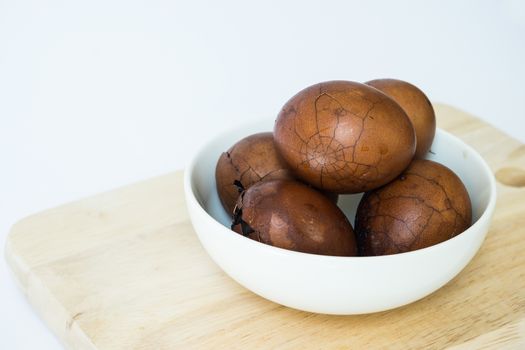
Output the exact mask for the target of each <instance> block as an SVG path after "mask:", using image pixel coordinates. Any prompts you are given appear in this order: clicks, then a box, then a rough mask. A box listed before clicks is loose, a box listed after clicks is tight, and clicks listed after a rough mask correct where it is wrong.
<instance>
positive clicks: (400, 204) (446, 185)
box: [355, 160, 472, 255]
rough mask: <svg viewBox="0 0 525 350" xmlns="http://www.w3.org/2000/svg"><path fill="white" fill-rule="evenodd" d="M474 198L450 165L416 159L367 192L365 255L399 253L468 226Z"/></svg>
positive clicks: (360, 218) (360, 231) (362, 232)
mask: <svg viewBox="0 0 525 350" xmlns="http://www.w3.org/2000/svg"><path fill="white" fill-rule="evenodd" d="M471 220H472V208H471V203H470V197H469V195H468V193H467V190H466V189H465V186H464V185H463V183H462V182H461V180H460V178H459V177H458V176H457V175H456V174H455V173H454V172H453V171H452V170H450V169H449V168H447V167H446V166H444V165H442V164H439V163H436V162H433V161H430V160H414V161H413V162H412V163H411V164H410V166H409V167H408V168H407V169H406V170H405V171H404V172H403V173H402V174H401V175H400V176H399V177H398V178H397V179H395V180H394V181H392V182H391V183H389V184H387V185H386V186H383V187H381V188H379V189H376V190H373V191H370V192H367V193H365V195H364V196H363V198H362V199H361V202H360V203H359V206H358V208H357V213H356V221H355V229H356V234H357V240H358V246H359V251H360V254H361V255H386V254H396V253H402V252H407V251H412V250H416V249H421V248H425V247H429V246H431V245H434V244H437V243H440V242H443V241H445V240H447V239H449V238H452V237H454V236H456V235H457V234H459V233H461V232H463V231H464V230H466V229H467V228H468V227H469V226H470V224H471Z"/></svg>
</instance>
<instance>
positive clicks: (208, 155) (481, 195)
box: [189, 119, 494, 228]
mask: <svg viewBox="0 0 525 350" xmlns="http://www.w3.org/2000/svg"><path fill="white" fill-rule="evenodd" d="M273 123H274V121H273V120H271V119H267V120H261V121H259V122H255V123H252V124H248V125H245V126H243V127H241V128H237V129H233V130H231V131H229V132H227V133H224V134H222V135H220V136H218V137H217V138H215V139H213V140H211V141H210V142H209V143H208V144H207V145H205V146H204V147H203V148H202V149H201V150H200V152H199V153H198V154H197V155H196V157H195V158H194V162H193V164H192V166H191V167H190V169H189V170H190V171H191V188H192V191H193V194H194V195H195V198H196V199H197V201H198V202H199V204H200V205H201V207H202V208H203V209H204V210H205V211H206V212H207V213H208V214H209V215H211V216H212V217H213V218H214V219H215V220H217V221H218V222H220V223H221V224H222V225H224V226H226V227H228V228H229V226H230V222H231V218H230V216H229V215H228V214H227V213H226V211H225V210H224V209H223V207H222V205H221V203H220V201H219V197H218V194H217V189H216V185H215V166H216V164H217V160H218V159H219V156H220V155H221V153H222V152H224V151H226V150H228V149H229V148H230V147H231V146H232V145H233V144H234V143H235V142H237V141H238V140H240V139H242V138H244V137H246V136H248V135H250V134H254V133H257V132H264V131H271V130H272V129H273ZM426 158H427V159H430V160H434V161H436V162H439V163H441V164H443V165H445V166H447V167H449V168H450V169H451V170H452V171H454V172H455V173H456V174H457V175H458V176H459V177H460V178H461V180H462V181H463V183H464V184H465V187H466V188H467V191H468V193H469V195H470V199H471V202H472V223H475V222H476V221H477V220H478V219H479V218H480V216H481V215H482V214H483V212H484V211H485V210H486V209H487V206H488V204H489V201H490V195H491V191H492V190H493V188H494V184H493V180H492V178H491V177H492V173H491V171H490V169H489V168H488V166H487V165H486V163H485V161H484V160H483V159H482V158H481V156H480V155H479V154H478V153H477V152H476V151H474V150H473V149H472V148H471V147H470V146H468V145H467V144H465V143H464V142H463V141H461V140H460V139H458V138H457V137H455V136H453V135H451V134H449V133H447V132H446V131H443V130H441V129H437V130H436V136H435V138H434V142H433V144H432V147H431V149H430V152H429V153H428V154H427V157H426ZM361 196H362V194H361V193H359V194H353V195H340V196H339V201H338V205H339V207H340V208H341V209H342V210H343V212H344V213H345V214H346V215H347V217H348V219H349V220H350V222H351V223H352V225H354V219H355V212H356V209H357V205H358V204H359V200H360V198H361Z"/></svg>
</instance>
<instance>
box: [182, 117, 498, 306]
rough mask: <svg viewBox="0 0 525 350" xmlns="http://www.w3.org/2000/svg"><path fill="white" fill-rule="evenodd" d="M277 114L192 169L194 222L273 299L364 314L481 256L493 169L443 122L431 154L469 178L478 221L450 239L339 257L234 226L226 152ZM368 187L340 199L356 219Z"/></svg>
mask: <svg viewBox="0 0 525 350" xmlns="http://www.w3.org/2000/svg"><path fill="white" fill-rule="evenodd" d="M272 128H273V120H263V121H260V122H257V123H253V124H250V125H245V126H243V127H241V128H237V129H235V130H231V131H229V132H227V133H224V134H221V135H219V136H217V137H216V138H215V139H213V140H210V141H209V142H208V143H207V144H206V145H205V146H204V147H203V148H201V149H200V150H199V151H198V152H197V153H196V154H195V156H194V158H193V160H192V162H191V164H190V166H189V167H188V168H187V170H186V172H185V177H184V190H185V195H186V202H187V206H188V212H189V215H190V218H191V222H192V224H193V227H194V229H195V232H196V233H197V235H198V237H199V239H200V241H201V243H202V245H203V247H204V249H205V250H206V251H207V252H208V254H209V255H210V256H211V258H212V259H213V260H214V261H215V263H216V264H217V265H218V266H220V268H222V269H223V270H224V272H226V273H227V274H228V275H229V276H230V277H231V278H233V279H234V280H235V281H237V282H238V283H240V284H241V285H243V286H244V287H246V288H247V289H249V290H251V291H252V292H254V293H256V294H258V295H260V296H262V297H264V298H266V299H268V300H271V301H273V302H276V303H279V304H282V305H285V306H288V307H292V308H295V309H299V310H304V311H310V312H316V313H325V314H340V315H348V314H363V313H371V312H378V311H383V310H388V309H392V308H396V307H399V306H402V305H405V304H408V303H411V302H414V301H416V300H418V299H421V298H423V297H424V296H426V295H428V294H430V293H432V292H434V291H436V290H437V289H439V288H440V287H442V286H443V285H444V284H446V283H447V282H448V281H450V280H451V279H452V278H454V276H456V275H457V274H458V273H459V272H460V271H461V270H462V269H463V268H464V267H465V266H466V265H467V264H468V262H469V261H470V260H471V259H472V258H473V256H474V255H475V254H476V252H477V251H478V249H479V247H480V246H481V244H482V242H483V240H484V238H485V235H486V234H487V231H488V229H489V225H490V221H491V218H492V214H493V212H494V206H495V202H496V185H495V180H494V176H493V174H492V171H491V170H490V168H489V167H488V165H487V164H486V163H485V161H484V160H483V158H482V157H481V156H480V155H479V154H478V153H477V152H476V151H475V150H474V149H472V148H471V147H470V146H468V145H467V144H465V143H464V142H463V141H461V140H460V139H458V138H457V137H455V136H452V135H451V134H449V133H448V132H445V131H443V130H439V129H438V130H437V132H436V137H435V139H434V143H433V144H432V147H431V152H430V153H428V157H427V158H428V159H431V160H435V161H437V162H439V163H442V164H444V165H446V166H447V167H449V168H450V169H452V170H453V171H454V172H455V173H456V174H457V175H458V176H459V177H460V178H461V179H462V180H463V182H464V184H465V186H466V188H467V190H468V192H469V195H470V198H471V201H472V210H473V213H472V214H473V224H472V226H471V227H470V228H469V229H467V230H466V231H464V232H463V233H461V234H459V235H457V236H456V237H454V238H452V239H449V240H447V241H445V242H442V243H439V244H437V245H434V246H431V247H428V248H424V249H420V250H416V251H413V252H407V253H402V254H395V255H385V256H374V257H335V256H324V255H315V254H308V253H300V252H295V251H290V250H285V249H281V248H276V247H272V246H269V245H266V244H263V243H260V242H257V241H254V240H251V239H248V238H246V237H243V236H241V235H239V234H236V233H235V232H233V231H231V230H230V229H229V226H230V218H229V217H228V215H227V214H226V212H225V211H224V209H223V208H222V206H221V204H220V202H219V198H218V195H217V190H216V187H215V165H216V163H217V160H218V158H219V156H220V154H221V153H222V152H223V151H225V150H227V149H228V148H229V147H230V146H232V145H233V144H234V143H235V142H237V141H238V140H240V139H241V138H243V137H246V136H248V135H250V134H253V133H256V132H263V131H271V130H272ZM360 198H361V194H356V195H341V196H340V198H339V202H338V205H339V206H340V207H341V209H342V210H343V211H344V212H345V214H346V215H347V216H348V218H349V220H350V222H352V223H353V222H354V218H355V210H356V208H357V204H358V202H359V199H360Z"/></svg>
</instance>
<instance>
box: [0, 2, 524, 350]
mask: <svg viewBox="0 0 525 350" xmlns="http://www.w3.org/2000/svg"><path fill="white" fill-rule="evenodd" d="M523 4H524V3H523V2H520V1H519V0H516V1H431V2H423V1H395V2H394V1H392V2H387V1H381V2H378V1H371V2H365V1H358V2H357V1H355V2H348V1H346V2H343V1H341V2H334V1H320V0H318V1H302V2H299V1H290V2H285V1H282V2H280V1H275V2H268V1H264V2H263V1H260V2H257V3H255V2H254V3H251V4H249V3H247V2H246V3H244V2H241V1H239V2H230V1H216V2H212V1H208V2H202V1H195V2H191V1H82V2H80V1H59V0H57V1H49V0H43V1H36V0H35V1H27V0H18V1H15V0H0V242H2V244H3V242H4V240H5V237H6V235H7V232H8V230H9V228H10V226H11V225H12V224H13V223H14V222H15V221H17V220H18V219H20V218H22V217H24V216H26V215H28V214H30V213H32V212H35V211H40V210H42V209H44V208H47V207H52V206H56V205H58V204H61V203H63V202H67V201H71V200H74V199H79V198H82V197H85V196H87V195H91V194H95V193H98V192H101V191H105V190H108V189H111V188H114V187H118V186H121V185H124V184H127V183H130V182H134V181H137V180H141V179H144V178H147V177H151V176H154V175H158V174H162V173H165V172H168V171H172V170H175V169H182V168H184V166H185V164H186V163H187V162H188V160H189V158H190V156H191V154H192V152H193V151H194V149H195V148H196V147H197V146H198V145H199V144H201V143H202V142H204V141H205V140H206V139H207V138H209V137H211V136H213V135H215V134H216V133H218V132H220V131H221V130H224V129H226V128H229V127H230V126H232V125H235V124H237V123H240V122H244V121H245V120H248V119H255V118H260V117H268V118H274V117H275V115H276V113H277V112H278V110H279V109H280V107H281V105H282V104H283V103H284V102H285V101H286V100H287V99H288V98H289V97H290V96H291V95H293V94H294V93H295V92H297V91H298V90H300V89H302V88H303V87H306V86H307V85H310V84H312V83H315V82H319V81H325V80H331V79H348V80H356V81H365V80H370V79H374V78H382V77H395V78H400V79H404V80H408V81H410V82H412V83H414V84H416V85H418V86H419V87H420V88H421V89H422V90H423V91H425V92H426V93H427V95H428V96H429V98H430V99H431V100H433V101H439V102H445V103H448V104H451V105H454V106H456V107H459V108H461V109H464V110H466V111H468V112H471V113H473V114H475V115H477V116H479V117H481V118H483V119H485V120H487V121H489V122H490V123H492V124H494V125H496V126H497V127H499V128H501V129H503V130H505V131H506V132H508V133H509V134H511V135H513V136H514V137H516V138H518V139H521V140H522V141H524V142H525V126H524V124H525V107H524V104H525V86H524V83H525V68H524V66H525V7H524V5H523ZM57 244H60V242H57ZM1 260H2V261H1V263H0V348H3V349H36V348H38V349H56V348H59V347H60V344H59V342H58V341H57V340H56V339H55V337H54V336H53V335H52V334H51V333H50V332H49V331H48V330H47V329H46V328H45V326H44V325H43V324H42V323H41V321H40V320H39V318H38V317H37V316H35V315H34V313H33V312H32V310H31V309H30V307H29V305H28V303H27V302H26V300H25V298H24V297H23V295H22V293H21V292H20V291H19V290H18V289H17V287H16V285H15V284H14V280H13V278H12V277H11V276H10V274H9V273H8V270H7V268H6V266H5V263H4V259H1Z"/></svg>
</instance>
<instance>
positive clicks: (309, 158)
mask: <svg viewBox="0 0 525 350" xmlns="http://www.w3.org/2000/svg"><path fill="white" fill-rule="evenodd" d="M274 139H275V144H276V147H277V149H278V150H279V153H280V154H281V155H282V156H283V158H284V160H285V161H286V162H287V163H288V164H289V165H290V167H291V169H292V170H293V171H294V173H295V174H296V175H297V176H298V177H299V178H300V179H302V180H304V181H306V182H308V183H310V184H312V185H314V186H315V187H317V188H320V189H323V190H327V191H330V192H336V193H358V192H363V191H368V190H371V189H373V188H377V187H379V186H381V185H384V184H386V183H388V182H389V181H391V180H392V179H394V178H395V177H396V176H397V175H399V174H400V173H401V171H403V169H405V168H406V167H407V166H408V164H409V163H410V161H411V159H412V158H413V156H414V151H415V134H414V128H413V126H412V123H411V122H410V120H409V119H408V117H407V115H406V113H405V112H404V111H403V109H402V108H401V107H400V106H399V105H398V104H397V103H396V102H395V101H394V100H392V99H391V98H390V97H388V96H387V95H385V94H383V93H382V92H380V91H378V90H376V89H374V88H372V87H370V86H368V85H365V84H361V83H356V82H350V81H329V82H325V83H319V84H316V85H313V86H310V87H308V88H306V89H304V90H302V91H300V92H299V93H298V94H296V95H295V96H293V97H292V98H291V99H290V100H289V101H288V102H286V104H285V105H284V106H283V108H282V110H281V112H280V113H279V115H278V117H277V120H276V123H275V127H274Z"/></svg>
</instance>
